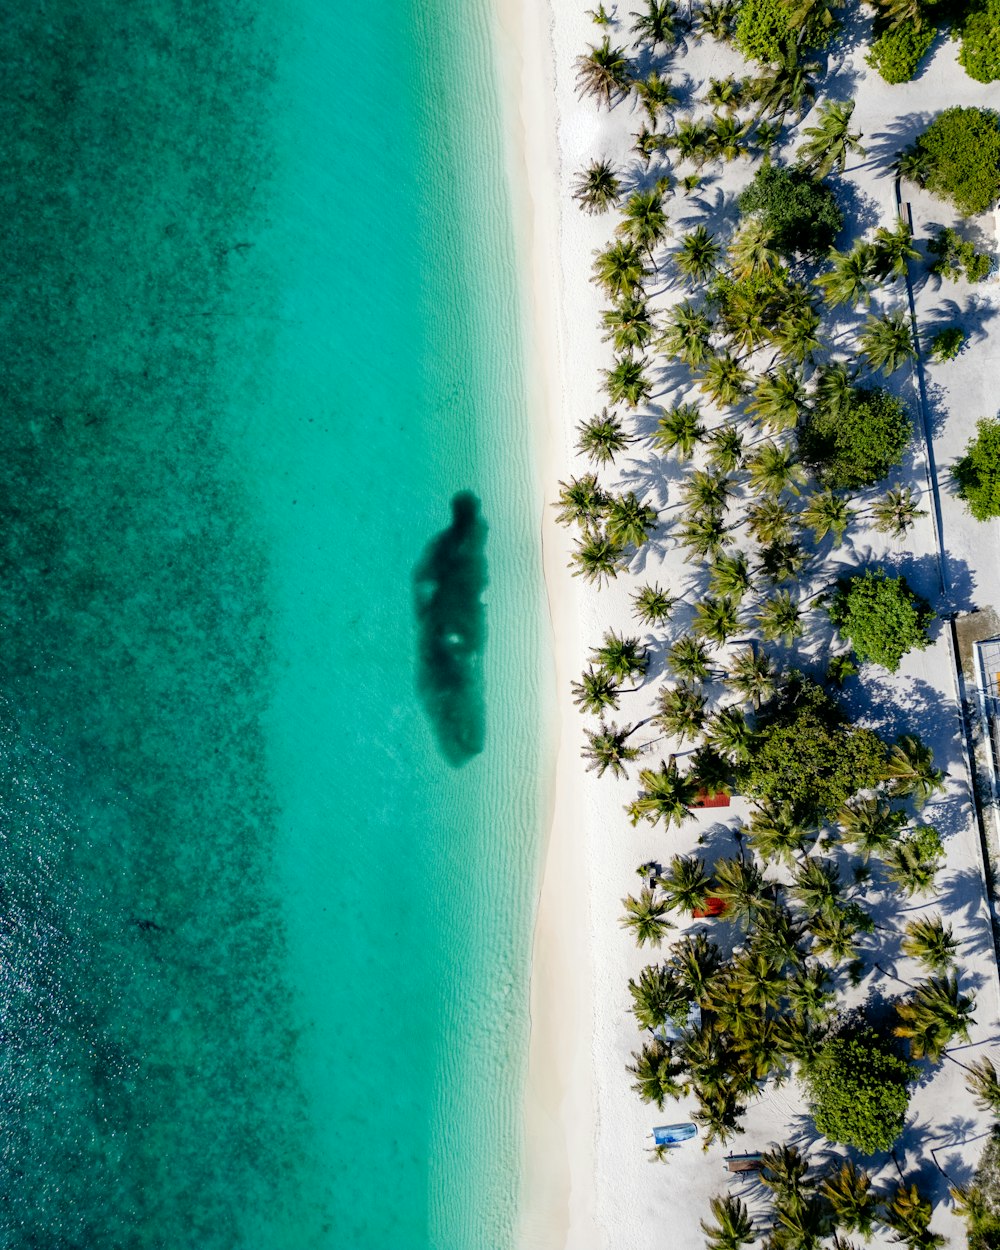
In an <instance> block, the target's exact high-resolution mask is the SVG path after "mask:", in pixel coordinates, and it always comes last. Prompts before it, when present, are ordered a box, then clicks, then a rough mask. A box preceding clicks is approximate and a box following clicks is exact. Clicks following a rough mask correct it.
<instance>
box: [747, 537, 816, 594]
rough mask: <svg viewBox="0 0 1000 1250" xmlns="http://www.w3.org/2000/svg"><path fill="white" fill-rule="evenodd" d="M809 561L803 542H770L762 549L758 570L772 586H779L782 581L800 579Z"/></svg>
mask: <svg viewBox="0 0 1000 1250" xmlns="http://www.w3.org/2000/svg"><path fill="white" fill-rule="evenodd" d="M807 561H808V557H807V556H806V554H805V552H804V551H803V550H802V545H801V543H797V542H784V543H768V545H767V546H766V547H762V548H761V550H760V554H759V559H758V562H757V569H756V571H757V572H759V573H760V574H761V576H762V577H764V578H765V579H766V580H767V582H768V584H769V585H770V586H777V585H779V584H780V583H781V582H793V581H798V579H799V577H800V574H801V573H802V570H803V569H804V568H805V566H806V563H807Z"/></svg>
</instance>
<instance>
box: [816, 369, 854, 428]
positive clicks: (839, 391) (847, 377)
mask: <svg viewBox="0 0 1000 1250" xmlns="http://www.w3.org/2000/svg"><path fill="white" fill-rule="evenodd" d="M815 382H816V400H817V404H818V406H819V407H820V408H822V409H823V411H824V412H828V413H830V414H831V416H840V415H841V414H843V413H844V412H846V410H847V409H848V407H849V406H850V403H851V400H852V398H853V396H854V390H853V383H854V375H853V374H852V373H851V371H850V370H849V369H848V368H847V366H846V365H845V364H843V363H842V362H840V361H837V362H835V363H833V364H827V365H820V367H819V368H818V369H817V370H816V376H815Z"/></svg>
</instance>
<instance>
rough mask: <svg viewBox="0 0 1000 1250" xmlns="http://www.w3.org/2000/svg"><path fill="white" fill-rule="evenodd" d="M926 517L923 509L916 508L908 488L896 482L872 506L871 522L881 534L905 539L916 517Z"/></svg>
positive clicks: (912, 495) (914, 498) (914, 496)
mask: <svg viewBox="0 0 1000 1250" xmlns="http://www.w3.org/2000/svg"><path fill="white" fill-rule="evenodd" d="M926 515H927V510H926V509H925V508H918V507H917V497H916V495H914V493H913V491H912V490H911V489H910V487H909V486H901V485H900V484H899V483H898V482H897V483H896V485H895V486H893V487H891V488H890V489H889V490H887V491H886V492H885V494H884V495H883V496H882V498H881V499H879V500H878V501H877V502H876V503H874V504H873V505H872V521H873V523H874V525H875V528H876V529H877V530H878V531H879V533H881V534H891V535H892V537H893V538H905V536H906V533H907V531H908V530H909V529H910V528H911V526H912V525H913V524H914V523H915V522H916V519H917V517H922V516H926Z"/></svg>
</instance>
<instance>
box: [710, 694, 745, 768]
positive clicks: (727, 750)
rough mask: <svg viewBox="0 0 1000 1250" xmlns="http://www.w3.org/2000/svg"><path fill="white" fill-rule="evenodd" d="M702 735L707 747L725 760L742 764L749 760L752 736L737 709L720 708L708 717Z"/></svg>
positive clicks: (740, 712) (743, 717) (741, 713)
mask: <svg viewBox="0 0 1000 1250" xmlns="http://www.w3.org/2000/svg"><path fill="white" fill-rule="evenodd" d="M704 735H705V741H706V742H707V743H708V744H709V746H711V747H712V748H713V749H714V750H715V751H717V752H718V754H719V755H722V756H725V758H726V759H729V760H733V761H735V762H737V763H743V762H744V761H746V760H747V759H749V758H750V744H751V741H752V738H753V734H752V731H751V729H750V726H749V725H748V724H747V720H746V717H745V716H744V715H743V712H742V711H741V710H740V709H739V708H738V707H724V708H720V709H719V711H718V712H715V713H713V714H712V715H711V716H709V718H708V719H707V721H706V723H705V728H704Z"/></svg>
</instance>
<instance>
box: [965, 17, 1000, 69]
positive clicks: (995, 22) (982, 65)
mask: <svg viewBox="0 0 1000 1250" xmlns="http://www.w3.org/2000/svg"><path fill="white" fill-rule="evenodd" d="M958 59H959V61H960V62H961V64H962V68H963V69H964V70H965V72H966V73H967V74H968V75H969V77H970V78H975V79H976V81H977V82H994V81H995V80H996V79H997V78H1000V0H984V2H983V3H980V4H976V5H974V6H973V8H972V10H971V11H970V12H969V14H968V16H967V17H966V19H965V23H964V25H963V26H962V50H961V51H960V52H959V54H958Z"/></svg>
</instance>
